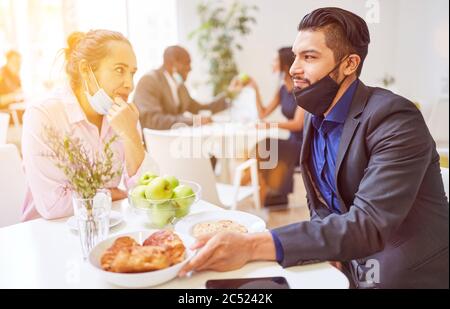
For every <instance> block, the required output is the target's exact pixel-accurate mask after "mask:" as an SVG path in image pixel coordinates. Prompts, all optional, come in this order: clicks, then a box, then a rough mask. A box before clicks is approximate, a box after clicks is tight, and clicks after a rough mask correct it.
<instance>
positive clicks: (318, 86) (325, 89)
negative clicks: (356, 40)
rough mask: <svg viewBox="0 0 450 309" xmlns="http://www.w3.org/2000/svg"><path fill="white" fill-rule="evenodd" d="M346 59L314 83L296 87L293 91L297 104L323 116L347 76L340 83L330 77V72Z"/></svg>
mask: <svg viewBox="0 0 450 309" xmlns="http://www.w3.org/2000/svg"><path fill="white" fill-rule="evenodd" d="M344 60H345V59H344ZM344 60H342V61H340V62H339V63H338V64H337V65H336V66H335V67H334V68H333V70H331V71H330V73H328V74H327V75H326V76H325V77H324V78H322V79H320V80H319V81H317V82H315V83H314V84H312V85H310V86H308V87H306V88H303V89H300V88H295V89H294V91H293V93H294V97H295V102H296V103H297V105H298V106H300V107H301V108H303V109H304V110H306V111H307V112H309V113H311V114H313V115H316V116H322V115H323V114H324V113H325V112H326V111H327V110H328V108H329V107H330V105H331V103H332V102H333V99H334V98H335V97H336V94H337V93H338V91H339V88H340V87H341V85H342V83H343V82H344V80H345V79H346V78H347V76H346V77H345V78H344V79H343V80H342V81H341V82H340V83H339V84H338V83H336V82H335V81H334V79H332V78H331V77H330V74H331V73H333V72H334V71H335V70H336V69H337V68H338V67H339V65H340V64H341V63H342V62H343V61H344Z"/></svg>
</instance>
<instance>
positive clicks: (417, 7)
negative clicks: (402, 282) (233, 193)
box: [0, 0, 449, 227]
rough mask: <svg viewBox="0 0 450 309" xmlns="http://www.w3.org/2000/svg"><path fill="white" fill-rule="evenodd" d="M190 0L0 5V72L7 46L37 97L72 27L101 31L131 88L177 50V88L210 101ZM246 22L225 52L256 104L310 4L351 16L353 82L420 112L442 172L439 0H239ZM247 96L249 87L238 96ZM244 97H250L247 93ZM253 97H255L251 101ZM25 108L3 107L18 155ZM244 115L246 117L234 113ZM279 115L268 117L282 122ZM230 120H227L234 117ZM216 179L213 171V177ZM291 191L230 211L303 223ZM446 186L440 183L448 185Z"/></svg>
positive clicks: (59, 76) (445, 52)
mask: <svg viewBox="0 0 450 309" xmlns="http://www.w3.org/2000/svg"><path fill="white" fill-rule="evenodd" d="M235 2H236V1H231V0H230V1H228V0H227V1H212V2H209V4H208V2H206V3H207V5H210V6H214V7H220V6H222V7H223V8H225V9H230V8H231V7H232V6H233V4H234V3H235ZM202 3H205V2H204V1H196V0H164V1H155V0H152V1H148V0H108V1H103V0H0V66H2V65H3V64H4V62H5V61H6V59H5V57H3V56H4V55H5V53H6V52H7V51H8V50H11V49H14V50H17V51H18V52H19V53H20V54H21V56H22V66H21V71H20V77H21V81H22V88H23V92H24V96H25V103H26V102H27V101H30V100H38V99H39V98H41V97H43V96H45V95H46V94H47V93H49V91H51V90H52V89H54V88H56V87H58V86H60V85H61V84H62V83H64V67H63V58H64V57H63V56H62V54H61V53H60V50H61V49H62V48H63V47H64V46H65V43H66V38H67V36H68V35H69V34H70V33H71V32H73V31H88V30H90V29H97V28H104V29H111V30H116V31H120V32H122V33H123V34H124V35H125V36H126V37H127V38H129V40H130V41H131V43H132V45H133V48H134V50H135V53H136V56H137V60H138V67H139V70H138V72H137V73H136V75H135V80H134V82H135V84H136V83H137V81H139V79H140V77H141V76H143V75H144V74H145V73H146V72H147V71H149V70H151V69H156V68H158V67H159V66H161V64H162V55H163V51H164V49H165V48H166V47H167V46H169V45H174V44H178V45H181V46H183V47H185V48H186V49H187V50H188V51H189V52H190V55H191V58H192V72H191V73H190V75H189V78H188V80H187V82H186V85H187V87H188V89H189V91H190V93H191V95H192V96H193V97H194V98H196V99H197V100H199V101H201V102H206V101H208V100H210V99H211V98H212V96H213V87H212V85H211V84H209V83H208V79H209V65H210V59H208V55H206V57H205V56H204V54H202V51H201V50H199V47H198V45H197V40H196V38H195V37H192V35H191V33H192V32H193V31H194V30H195V29H197V28H198V27H199V26H200V18H199V12H198V7H199V5H200V4H202ZM238 3H239V4H241V5H244V6H247V7H249V8H252V7H254V6H256V7H257V10H252V9H250V11H249V13H248V14H249V15H251V16H253V17H254V18H255V21H256V22H255V23H254V24H250V25H249V33H247V35H245V36H242V35H240V34H235V37H234V39H235V40H236V42H238V43H239V44H240V45H241V47H242V49H241V50H234V59H233V60H234V61H235V63H236V65H237V68H238V72H240V73H246V74H248V75H250V76H252V77H253V78H254V79H255V80H256V81H257V82H258V84H259V88H260V90H261V94H262V97H263V101H264V102H265V103H267V102H268V101H269V99H270V98H271V97H272V95H273V93H274V91H275V89H276V87H277V86H278V84H277V82H278V81H277V78H278V77H277V76H276V75H274V74H273V73H272V71H271V62H272V58H273V56H274V54H275V51H276V50H277V49H278V48H280V47H283V46H290V45H291V44H292V43H293V41H294V38H295V36H296V32H297V25H298V23H299V21H300V20H301V18H302V17H303V16H304V15H305V14H307V13H308V12H310V11H311V10H313V9H314V8H318V7H324V6H337V7H342V8H344V9H348V10H350V11H353V12H354V13H356V14H358V15H360V16H362V17H364V18H365V20H366V22H367V23H368V26H369V30H370V34H371V44H370V46H369V55H368V57H367V59H366V61H365V63H364V69H363V72H362V76H361V80H363V81H364V83H366V84H367V85H372V86H380V87H384V88H388V89H391V90H392V91H394V92H396V93H398V94H400V95H402V96H405V97H407V98H408V99H410V100H411V101H413V102H414V103H416V105H417V106H418V107H419V108H420V110H421V112H422V113H423V116H424V118H425V120H426V122H427V124H428V126H429V129H430V131H431V133H432V135H433V137H434V139H435V141H436V143H437V147H438V149H439V152H440V154H441V164H442V166H443V167H448V144H449V142H448V131H449V120H448V106H449V101H448V100H449V99H448V98H449V69H448V68H449V33H448V32H449V20H448V6H449V3H448V1H447V0H432V1H424V0H393V1H392V0H365V1H362V0H345V1H344V0H341V1H325V0H314V1H313V0H302V1H298V0H277V1H274V0H241V1H238ZM247 92H248V91H247ZM247 94H248V95H249V96H247V99H248V98H252V93H251V91H250V93H247ZM253 100H254V97H253ZM24 109H26V104H25V105H24V104H18V105H14V104H12V105H10V107H9V109H7V110H3V111H2V113H9V114H10V121H9V124H8V125H6V126H3V129H2V132H0V133H1V134H0V144H5V143H9V144H14V145H16V146H17V147H18V149H19V151H20V144H21V129H22V123H21V114H22V113H23V110H24ZM233 115H234V117H236V119H237V118H239V117H241V118H245V117H248V116H249V115H250V116H251V115H253V116H254V117H255V119H256V108H255V106H254V103H250V104H240V105H239V104H236V110H235V113H234V114H233ZM243 115H245V117H244V116H243ZM282 118H283V116H282V114H281V112H280V111H279V110H277V111H276V112H275V113H274V114H273V115H271V116H270V119H272V120H278V119H282ZM236 119H234V120H236ZM217 178H218V179H219V178H220V175H217ZM294 181H295V184H294V192H293V193H292V194H290V196H289V204H288V207H287V208H286V207H285V208H283V209H281V211H272V210H267V209H256V208H255V207H254V205H253V200H252V199H251V197H249V198H247V199H244V200H243V201H241V202H240V203H239V204H238V205H237V207H238V209H241V210H245V211H249V212H253V213H256V214H257V215H259V216H261V217H262V218H263V219H264V220H265V221H266V222H267V223H268V226H269V227H274V226H279V225H282V224H287V223H290V222H295V221H298V220H302V219H306V218H307V216H308V211H307V208H306V199H305V190H304V188H303V184H302V180H301V176H300V174H298V173H296V174H295V175H294ZM447 186H448V182H447Z"/></svg>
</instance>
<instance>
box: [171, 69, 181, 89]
mask: <svg viewBox="0 0 450 309" xmlns="http://www.w3.org/2000/svg"><path fill="white" fill-rule="evenodd" d="M172 77H173V79H174V81H175V83H176V84H177V86H180V85H182V84H183V83H184V79H183V76H181V74H180V73H178V72H177V71H174V72H173V73H172Z"/></svg>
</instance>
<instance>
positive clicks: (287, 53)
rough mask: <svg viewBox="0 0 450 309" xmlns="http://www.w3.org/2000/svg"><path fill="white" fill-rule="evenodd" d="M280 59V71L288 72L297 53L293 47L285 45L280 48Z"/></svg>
mask: <svg viewBox="0 0 450 309" xmlns="http://www.w3.org/2000/svg"><path fill="white" fill-rule="evenodd" d="M278 59H280V71H281V72H288V73H289V69H290V68H291V66H292V64H293V63H294V60H295V54H294V53H293V52H292V47H283V48H280V49H279V50H278Z"/></svg>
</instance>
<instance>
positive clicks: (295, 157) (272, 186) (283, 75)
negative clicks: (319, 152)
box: [248, 47, 304, 206]
mask: <svg viewBox="0 0 450 309" xmlns="http://www.w3.org/2000/svg"><path fill="white" fill-rule="evenodd" d="M294 59H295V57H294V54H293V52H292V48H291V47H284V48H281V49H279V50H278V53H277V55H276V56H275V58H274V61H273V64H272V67H273V72H274V73H278V74H279V76H280V81H281V86H280V88H279V89H278V90H277V92H276V93H275V96H274V98H273V99H272V101H270V103H269V104H268V105H267V106H264V105H263V103H262V99H261V94H260V92H259V88H258V85H257V84H256V82H255V81H254V80H253V79H250V81H249V83H248V85H249V86H250V87H252V88H253V89H254V90H255V92H256V107H257V110H258V117H259V119H260V120H261V121H262V123H259V124H258V127H260V128H268V127H269V125H270V124H269V123H267V122H265V121H264V119H265V118H267V117H268V116H269V115H270V114H271V113H272V112H273V111H274V110H275V109H276V108H277V107H278V106H281V112H282V114H283V115H284V116H285V117H286V121H281V122H276V123H274V122H272V123H273V124H275V125H277V126H278V128H281V129H286V130H289V131H290V135H289V139H287V140H281V139H276V140H274V139H266V140H264V141H262V142H260V143H258V145H257V147H256V157H257V159H258V167H259V182H260V196H261V203H263V204H264V205H265V206H272V205H286V204H287V203H288V199H287V195H288V194H289V193H291V192H292V191H293V175H294V169H295V166H297V165H298V164H299V161H300V150H301V146H302V140H303V138H302V137H303V131H302V130H303V119H304V111H303V109H302V108H300V107H298V106H297V104H296V103H295V99H294V95H293V94H292V90H293V88H294V83H293V81H292V79H291V76H290V75H289V69H290V67H291V66H292V63H293V62H294ZM265 152H268V153H269V155H270V157H269V158H274V156H278V159H277V160H278V162H277V164H276V166H275V167H273V168H270V169H264V168H261V167H262V164H261V163H263V161H264V160H265V159H263V158H262V157H267V156H266V155H267V154H265V155H263V156H262V154H264V153H265ZM268 160H269V159H268Z"/></svg>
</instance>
